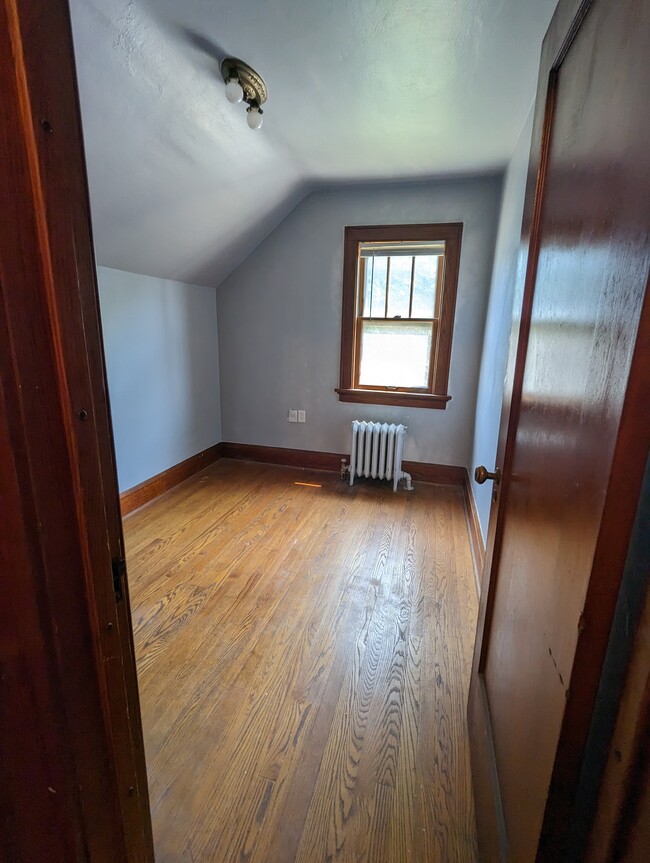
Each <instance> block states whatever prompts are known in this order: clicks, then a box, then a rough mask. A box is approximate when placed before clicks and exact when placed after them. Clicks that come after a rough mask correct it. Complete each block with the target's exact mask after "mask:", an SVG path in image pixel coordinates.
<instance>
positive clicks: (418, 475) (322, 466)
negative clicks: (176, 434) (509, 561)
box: [120, 441, 480, 543]
mask: <svg viewBox="0 0 650 863" xmlns="http://www.w3.org/2000/svg"><path fill="white" fill-rule="evenodd" d="M221 458H232V459H241V460H242V461H256V462H261V463H263V464H277V465H287V466H288V467H301V468H306V469H309V470H328V471H333V472H334V473H338V472H339V471H340V469H341V459H342V458H344V459H347V460H348V461H349V459H350V454H349V453H336V452H320V451H318V450H307V449H290V448H286V447H279V446H257V445H255V444H247V443H232V442H230V441H223V442H222V443H218V444H215V445H214V446H212V447H210V448H209V449H206V450H203V452H200V453H197V455H194V456H192V457H191V458H188V459H185V461H182V462H180V463H179V464H175V465H174V466H173V467H170V468H168V469H167V470H164V471H163V472H162V473H159V474H157V475H156V476H152V477H151V479H147V480H145V481H144V482H141V483H140V485H136V486H134V487H133V488H130V489H128V490H127V491H125V492H122V494H121V495H120V509H121V511H122V516H123V517H124V516H125V515H128V514H129V513H130V512H133V510H135V509H138V508H139V507H141V506H144V505H145V503H149V502H150V501H152V500H153V499H154V498H156V497H158V496H159V495H161V494H164V492H166V491H169V489H170V488H173V487H174V486H175V485H178V483H179V482H183V480H185V479H188V478H189V477H191V476H192V475H193V474H195V473H198V472H199V471H201V470H204V469H205V468H206V467H207V466H208V465H210V464H212V463H213V462H215V461H218V460H219V459H221ZM402 467H403V468H404V470H405V471H407V473H410V474H411V477H412V478H413V479H414V480H416V481H418V482H433V483H440V484H441V485H460V486H463V487H464V488H465V497H466V498H467V489H466V485H465V483H466V477H467V471H466V470H465V468H464V467H458V466H457V465H448V464H430V463H428V462H419V461H405V462H402ZM469 523H470V522H469V519H468V524H469ZM470 536H471V529H470ZM479 536H480V530H479ZM473 542H474V540H473V539H472V543H473Z"/></svg>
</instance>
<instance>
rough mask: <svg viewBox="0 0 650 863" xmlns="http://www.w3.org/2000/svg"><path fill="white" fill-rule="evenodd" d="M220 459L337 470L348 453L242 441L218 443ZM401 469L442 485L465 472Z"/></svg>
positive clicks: (417, 466)
mask: <svg viewBox="0 0 650 863" xmlns="http://www.w3.org/2000/svg"><path fill="white" fill-rule="evenodd" d="M222 447H223V449H222V453H221V457H222V458H235V459H243V460H245V461H259V462H263V463H265V464H280V465H289V466H290V467H303V468H310V469H311V470H331V471H335V472H337V473H338V471H339V470H340V469H341V459H342V458H344V459H346V461H348V462H349V461H350V453H337V452H319V451H317V450H307V449H287V448H285V447H279V446H256V445H253V444H246V443H229V442H224V443H223V444H222ZM402 467H403V469H404V470H405V471H406V472H407V473H410V474H411V476H412V478H413V479H414V480H418V481H419V482H434V483H440V484H442V485H463V483H464V481H465V476H466V475H467V471H466V470H465V468H464V467H457V466H456V465H447V464H429V463H427V462H419V461H404V462H402Z"/></svg>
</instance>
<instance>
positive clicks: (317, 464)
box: [221, 441, 350, 473]
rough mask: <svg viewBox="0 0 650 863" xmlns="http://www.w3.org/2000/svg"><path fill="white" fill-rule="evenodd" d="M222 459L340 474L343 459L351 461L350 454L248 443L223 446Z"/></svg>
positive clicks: (230, 443) (223, 444) (227, 443)
mask: <svg viewBox="0 0 650 863" xmlns="http://www.w3.org/2000/svg"><path fill="white" fill-rule="evenodd" d="M221 446H222V458H234V459H241V460H243V461H258V462H261V463H262V464H278V465H287V466H289V467H302V468H308V469H310V470H329V471H334V472H336V473H337V472H338V471H340V469H341V459H343V458H344V459H347V460H348V461H349V459H350V454H349V453H337V452H319V451H318V450H308V449H291V448H289V447H280V446H260V445H257V444H248V443H232V442H230V441H224V442H223V443H222V444H221Z"/></svg>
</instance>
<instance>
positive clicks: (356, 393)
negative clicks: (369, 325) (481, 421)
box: [336, 222, 463, 410]
mask: <svg viewBox="0 0 650 863" xmlns="http://www.w3.org/2000/svg"><path fill="white" fill-rule="evenodd" d="M462 235H463V225H462V222H443V223H440V224H427V225H355V226H353V227H346V229H345V241H344V253H343V310H342V316H341V373H340V385H339V386H338V387H337V388H336V392H337V393H338V397H339V401H342V402H356V403H359V404H374V405H397V406H402V407H412V408H434V409H438V410H445V408H446V407H447V403H448V402H449V401H450V400H451V395H450V394H449V365H450V360H451V343H452V337H453V331H454V318H455V313H456V294H457V290H458V270H459V267H460V248H461V240H462ZM421 241H425V242H436V241H444V243H445V255H444V264H443V267H442V278H441V281H440V282H439V284H438V289H437V291H436V310H435V313H436V318H434V319H433V330H434V332H433V335H432V340H431V361H430V364H429V386H428V387H426V388H424V387H423V388H422V389H407V388H393V387H385V388H384V387H382V388H370V387H367V386H362V385H359V384H358V382H357V381H358V373H359V363H360V343H361V339H360V328H361V325H362V322H363V320H364V317H363V315H361V314H359V312H360V311H363V309H362V308H360V307H359V297H360V292H359V288H358V284H359V283H358V261H359V246H360V244H361V243H370V242H386V243H389V242H421ZM386 301H388V292H387V294H386ZM410 302H411V303H412V297H411V300H410ZM409 311H410V309H409ZM386 320H387V321H391V320H392V319H391V318H386ZM411 320H413V321H414V322H417V319H411ZM423 320H424V319H423ZM426 320H427V322H428V321H429V320H430V319H429V318H427V319H426Z"/></svg>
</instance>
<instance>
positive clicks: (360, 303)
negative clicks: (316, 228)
mask: <svg viewBox="0 0 650 863" xmlns="http://www.w3.org/2000/svg"><path fill="white" fill-rule="evenodd" d="M461 234H462V225H459V224H443V225H410V226H371V227H368V228H357V227H355V228H346V244H345V263H344V303H343V323H342V345H341V386H340V387H339V388H337V392H338V393H339V398H340V399H342V400H343V401H363V402H369V403H373V402H374V403H377V404H406V405H409V406H416V407H420V406H424V407H444V406H445V404H446V402H447V401H449V399H450V398H451V397H450V396H449V395H448V393H447V381H448V375H449V357H450V353H451V334H452V330H453V316H454V310H455V298H456V282H457V276H458V264H459V260H460V239H461ZM434 402H436V403H435V404H434Z"/></svg>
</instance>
